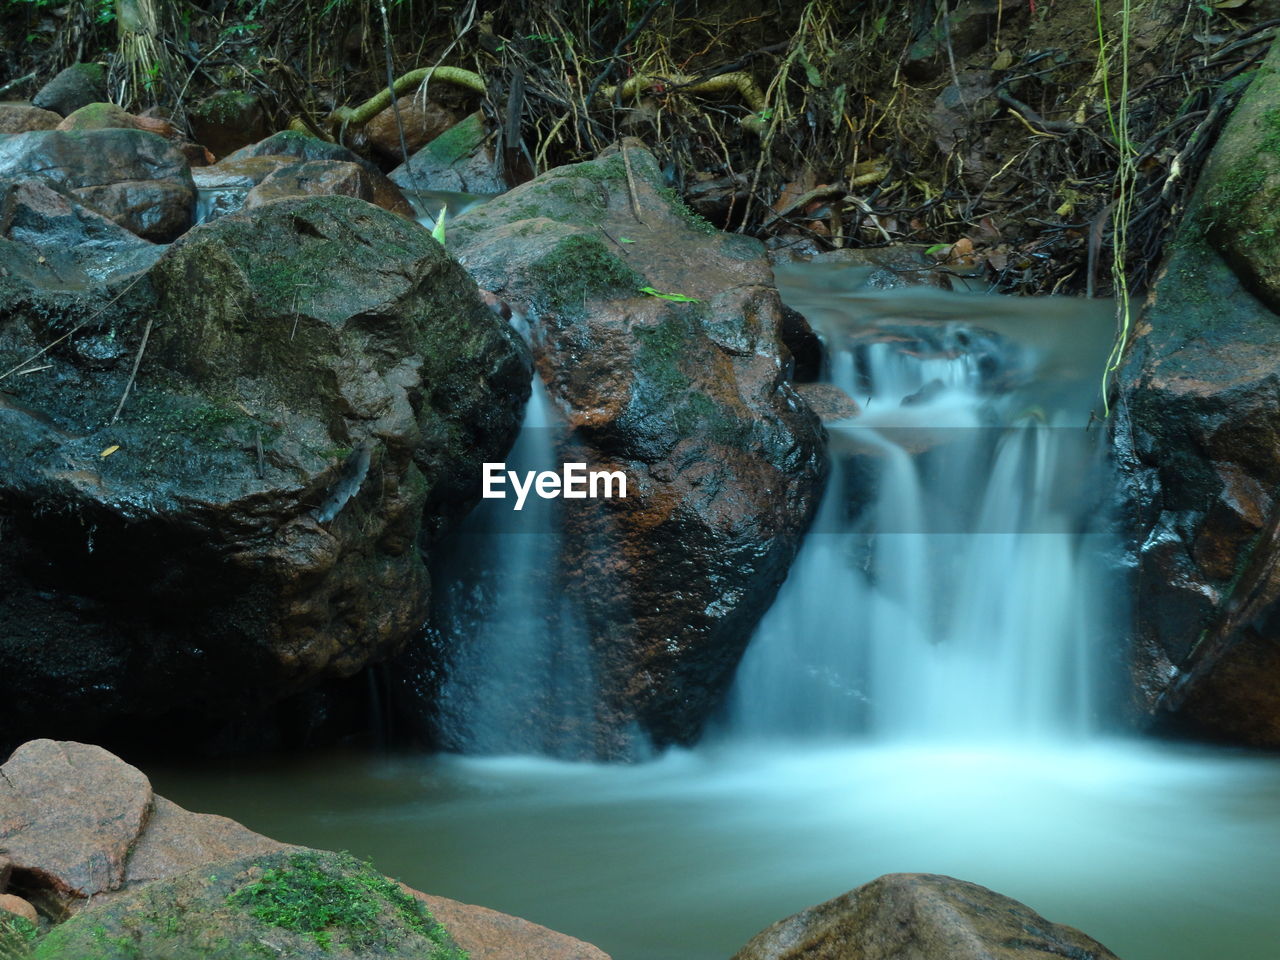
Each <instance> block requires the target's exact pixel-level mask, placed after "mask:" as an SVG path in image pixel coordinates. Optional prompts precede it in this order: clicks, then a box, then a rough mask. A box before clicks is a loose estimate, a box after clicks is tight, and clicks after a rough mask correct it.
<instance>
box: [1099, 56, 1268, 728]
mask: <svg viewBox="0 0 1280 960" xmlns="http://www.w3.org/2000/svg"><path fill="white" fill-rule="evenodd" d="M1277 68H1280V48H1273V50H1272V52H1271V54H1270V55H1269V56H1268V59H1267V61H1266V63H1265V64H1264V66H1263V67H1262V68H1261V69H1260V71H1259V74H1258V77H1257V79H1255V80H1254V82H1253V85H1252V86H1251V87H1250V89H1249V91H1248V92H1247V93H1246V95H1245V97H1244V99H1243V100H1242V101H1241V103H1240V106H1239V107H1238V108H1237V109H1236V112H1235V114H1234V115H1233V116H1232V118H1231V119H1230V121H1229V122H1228V124H1227V126H1226V128H1225V129H1224V131H1223V134H1222V138H1221V140H1220V142H1219V144H1218V145H1217V147H1216V148H1215V150H1214V152H1213V154H1212V156H1211V158H1210V161H1209V163H1208V165H1207V166H1206V169H1205V171H1204V174H1203V177H1202V180H1201V184H1200V186H1199V187H1198V189H1197V192H1196V195H1195V197H1194V198H1193V200H1192V203H1191V206H1190V208H1189V211H1188V213H1187V215H1186V218H1185V221H1184V223H1183V226H1182V228H1181V231H1180V235H1179V237H1178V239H1177V241H1176V242H1175V243H1174V244H1172V245H1171V248H1170V252H1169V256H1168V260H1167V261H1166V263H1165V265H1164V267H1163V269H1162V271H1161V273H1160V276H1159V278H1158V279H1157V282H1156V284H1155V287H1154V289H1153V291H1152V293H1151V296H1150V298H1149V301H1148V303H1147V305H1146V308H1145V310H1144V311H1143V314H1142V319H1141V323H1140V325H1139V327H1138V330H1137V338H1136V340H1135V342H1134V345H1133V348H1132V351H1131V354H1130V357H1129V360H1128V364H1127V366H1126V368H1125V370H1124V373H1123V380H1122V389H1123V393H1122V398H1121V401H1120V403H1119V405H1118V416H1117V419H1116V433H1117V441H1118V444H1119V446H1120V449H1121V451H1122V453H1123V455H1124V457H1125V460H1126V467H1127V478H1128V501H1129V509H1130V512H1131V521H1132V528H1133V535H1134V546H1133V551H1134V563H1135V566H1136V578H1135V582H1136V586H1137V591H1138V593H1137V612H1138V617H1137V622H1136V624H1135V641H1134V650H1133V673H1134V707H1135V711H1136V713H1137V715H1138V716H1139V718H1140V719H1141V720H1142V721H1143V722H1145V723H1148V724H1155V725H1157V726H1160V727H1164V728H1167V729H1168V728H1172V729H1176V730H1179V731H1181V732H1184V733H1190V734H1193V735H1199V736H1208V737H1214V738H1221V739H1228V740H1232V741H1236V742H1240V743H1246V744H1251V745H1255V746H1266V747H1277V746H1280V647H1277V645H1276V641H1275V637H1276V636H1277V630H1278V629H1280V503H1278V502H1277V500H1276V496H1275V492H1276V490H1277V489H1278V488H1280V351H1277V350H1276V335H1275V334H1276V328H1277V323H1280V317H1278V316H1277V312H1276V311H1277V307H1280V296H1278V295H1277V293H1276V291H1277V290H1280V272H1277V266H1276V254H1277V249H1278V248H1277V247H1276V242H1275V236H1276V231H1277V229H1280V219H1278V218H1277V213H1276V211H1277V209H1280V205H1278V204H1277V200H1278V199H1280V161H1278V160H1277V157H1276V154H1275V152H1274V150H1272V145H1273V144H1274V142H1275V139H1276V137H1277V134H1276V132H1275V114H1276V112H1277V111H1278V110H1280V74H1277Z"/></svg>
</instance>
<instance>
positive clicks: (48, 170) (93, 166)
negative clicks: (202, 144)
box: [0, 129, 196, 242]
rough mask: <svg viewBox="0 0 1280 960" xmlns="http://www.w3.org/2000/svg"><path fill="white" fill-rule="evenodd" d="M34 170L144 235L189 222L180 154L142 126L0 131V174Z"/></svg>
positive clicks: (169, 235)
mask: <svg viewBox="0 0 1280 960" xmlns="http://www.w3.org/2000/svg"><path fill="white" fill-rule="evenodd" d="M33 177H40V178H42V179H45V180H49V181H51V182H53V183H55V184H57V185H59V186H61V187H64V188H65V189H67V190H69V191H70V192H71V193H72V194H73V195H74V196H75V197H76V199H78V200H79V201H80V202H81V203H84V204H85V205H86V206H89V207H92V208H93V209H94V210H97V211H98V212H99V213H101V214H103V215H104V216H107V217H109V218H111V219H112V220H114V221H115V222H116V223H118V224H120V225H121V226H122V227H125V228H126V229H128V230H131V231H132V232H134V233H136V234H138V236H140V237H145V238H146V239H148V240H155V241H159V242H166V241H169V240H172V239H174V238H175V237H176V236H178V235H179V234H180V233H182V232H183V231H185V230H186V229H187V228H188V227H190V226H191V217H192V213H193V212H194V210H195V199H196V192H195V185H194V184H193V183H192V180H191V170H190V168H189V167H188V165H187V161H186V158H185V157H183V155H182V154H181V153H180V152H179V151H178V150H177V149H176V148H175V147H174V146H173V145H172V144H170V143H168V142H167V141H165V140H164V139H163V138H162V137H159V136H157V135H156V134H154V133H147V132H144V131H142V130H121V129H109V130H77V131H61V130H48V131H36V132H33V133H24V134H18V135H14V136H9V137H3V138H0V180H23V179H28V178H33Z"/></svg>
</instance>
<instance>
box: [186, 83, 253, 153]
mask: <svg viewBox="0 0 1280 960" xmlns="http://www.w3.org/2000/svg"><path fill="white" fill-rule="evenodd" d="M187 122H188V123H190V125H191V133H192V135H193V136H194V137H195V138H196V140H197V141H199V142H200V143H202V144H204V145H205V146H206V147H208V148H209V150H210V151H211V152H212V153H213V155H214V157H216V158H222V157H225V156H227V155H228V154H230V153H233V152H235V151H236V150H239V149H240V148H241V147H247V146H249V145H250V144H253V143H257V142H258V141H259V140H262V139H265V138H266V137H267V136H268V135H270V133H271V126H270V122H269V118H268V116H267V111H266V108H265V107H264V106H263V104H262V100H261V98H259V97H258V96H257V95H256V94H253V93H249V92H247V91H243V90H219V91H218V92H217V93H214V94H212V95H210V96H208V97H205V98H204V99H203V100H200V101H198V102H197V103H195V104H194V105H193V106H192V107H191V108H190V109H189V110H188V111H187Z"/></svg>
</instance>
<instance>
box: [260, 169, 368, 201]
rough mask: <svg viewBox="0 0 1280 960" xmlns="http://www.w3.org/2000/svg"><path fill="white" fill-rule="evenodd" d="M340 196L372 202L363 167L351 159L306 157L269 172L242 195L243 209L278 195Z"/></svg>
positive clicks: (278, 197) (276, 197) (270, 199)
mask: <svg viewBox="0 0 1280 960" xmlns="http://www.w3.org/2000/svg"><path fill="white" fill-rule="evenodd" d="M307 196H315V197H319V196H340V197H357V198H358V199H360V200H365V201H368V202H370V203H372V202H373V188H372V187H371V186H370V185H369V179H368V177H367V176H366V175H365V172H364V170H363V169H361V168H360V166H359V165H358V164H354V163H339V162H337V161H335V160H310V161H307V162H305V163H294V164H289V165H288V166H284V167H281V168H280V169H278V170H276V171H274V172H272V173H271V174H269V175H268V176H267V177H266V179H264V180H263V181H262V182H261V183H260V184H258V185H257V186H256V187H254V188H253V189H252V190H250V191H249V194H248V196H246V197H245V198H244V206H245V209H246V210H252V209H253V208H254V207H260V206H262V205H263V204H264V203H270V202H271V201H272V200H279V199H280V198H281V197H307Z"/></svg>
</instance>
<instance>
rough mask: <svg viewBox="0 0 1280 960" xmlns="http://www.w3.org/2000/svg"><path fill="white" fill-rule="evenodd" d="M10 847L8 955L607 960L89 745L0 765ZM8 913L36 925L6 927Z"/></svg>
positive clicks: (44, 747)
mask: <svg viewBox="0 0 1280 960" xmlns="http://www.w3.org/2000/svg"><path fill="white" fill-rule="evenodd" d="M0 849H5V850H6V851H7V852H6V853H5V854H4V855H3V856H0V957H5V958H6V960H10V958H13V960H17V958H26V957H27V956H28V955H29V954H30V953H31V952H32V951H34V957H36V958H49V960H64V958H68V957H95V958H108V957H111V958H115V957H118V958H120V960H136V958H139V957H143V958H148V960H150V958H155V960H160V958H163V960H186V958H188V957H190V958H192V960H195V958H197V957H199V958H202V960H207V958H213V957H226V958H228V960H232V958H234V960H240V958H242V957H248V956H257V955H259V954H260V953H261V954H262V955H264V956H265V955H266V954H265V953H263V948H264V946H266V947H267V948H268V949H269V950H270V951H271V953H270V955H271V956H277V955H287V956H291V957H298V958H307V957H311V958H315V960H320V958H341V957H355V956H359V957H361V958H366V957H376V956H395V957H405V956H412V957H415V958H422V960H429V958H439V960H444V958H450V960H457V958H458V957H459V956H460V955H459V954H458V953H456V952H454V951H453V950H452V944H453V943H455V942H456V944H457V945H458V946H460V947H461V948H462V949H464V950H465V951H467V953H469V954H470V958H471V960H609V958H608V957H607V956H606V955H605V954H604V953H602V952H601V951H600V950H598V949H596V948H595V947H593V946H591V945H590V944H587V943H583V942H582V941H580V940H575V939H574V938H572V937H568V936H565V935H564V934H561V933H556V932H555V931H553V930H548V929H547V928H546V927H541V926H538V925H537V924H535V923H530V922H529V921H527V920H522V919H520V918H519V917H513V916H509V915H507V914H503V913H498V912H497V911H495V910H489V909H487V908H485V907H476V906H471V905H469V904H464V903H458V902H456V901H453V900H448V899H445V898H444V897H434V896H429V895H427V894H424V893H421V892H419V891H417V890H414V889H413V888H411V887H408V886H405V885H403V884H398V883H395V882H394V881H391V880H389V879H388V878H386V877H384V876H382V875H381V874H379V873H378V872H376V871H375V870H373V869H372V868H371V867H370V865H368V864H361V863H359V862H357V861H355V860H354V859H352V858H351V857H349V856H346V855H343V854H335V853H329V852H326V851H323V850H311V849H307V848H305V847H294V846H286V845H285V844H281V843H277V842H276V841H274V840H271V839H270V838H268V837H264V836H262V835H261V834H257V833H254V832H253V831H251V830H248V829H247V828H245V827H243V826H241V825H240V824H238V823H236V822H235V821H233V820H228V819H226V818H225V817H219V816H214V815H211V814H200V813H192V812H190V811H187V810H184V809H182V808H181V807H179V806H178V805H177V804H175V803H172V802H171V801H169V800H166V799H165V798H164V797H161V796H157V795H156V794H155V793H154V792H153V790H152V787H151V783H150V781H149V780H148V779H147V778H146V776H145V775H144V774H143V773H142V772H141V771H139V770H138V769H137V768H135V767H132V766H130V765H129V764H127V763H125V762H124V761H122V760H120V759H119V758H118V757H115V756H113V755H112V754H110V753H108V752H107V751H105V750H103V749H101V748H100V747H95V746H90V745H88V744H82V743H69V742H55V741H52V740H36V741H32V742H30V743H26V744H23V745H22V746H21V747H20V748H19V749H18V750H16V751H15V752H14V754H13V755H12V756H11V757H10V758H9V760H8V762H7V763H5V764H4V766H3V767H0ZM11 861H12V862H11ZM27 898H29V900H28V899H27ZM30 902H34V903H35V904H36V905H38V907H39V910H38V911H37V912H36V913H35V915H34V916H33V915H32V912H31V910H32V908H31V906H30ZM6 904H8V905H11V906H13V907H14V908H15V909H19V910H22V911H23V915H24V916H25V918H26V919H27V920H34V921H35V923H36V924H38V926H33V925H18V924H12V923H6V922H5V920H4V917H5V913H4V912H3V911H4V907H5V905H6ZM50 928H51V929H50ZM42 932H45V933H47V935H46V936H45V937H44V938H43V939H42V940H41V939H39V936H40V934H41V933H42ZM6 937H8V939H6Z"/></svg>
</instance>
